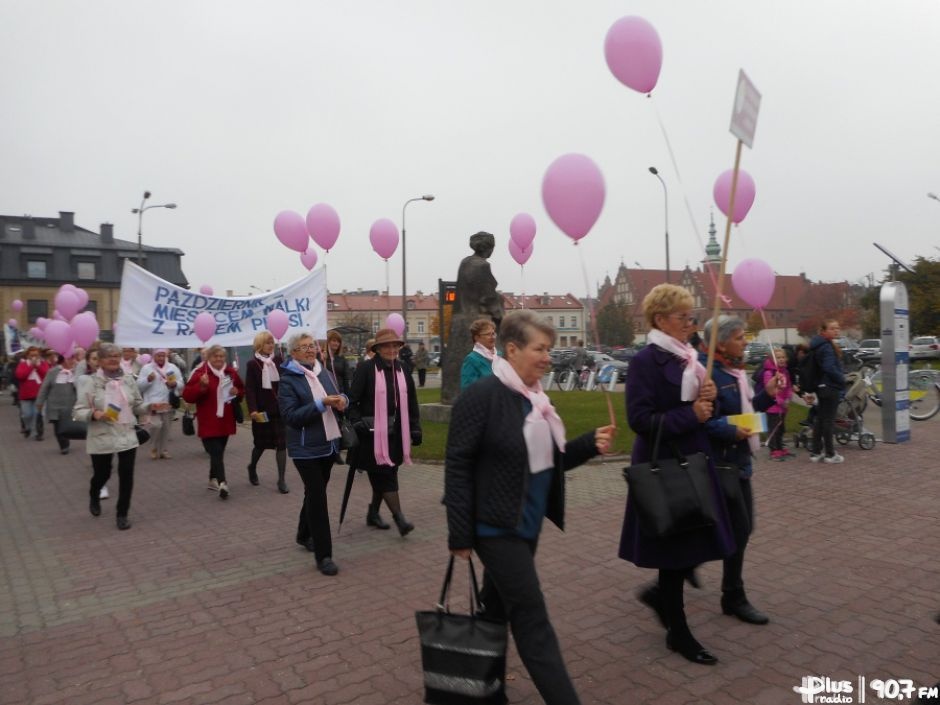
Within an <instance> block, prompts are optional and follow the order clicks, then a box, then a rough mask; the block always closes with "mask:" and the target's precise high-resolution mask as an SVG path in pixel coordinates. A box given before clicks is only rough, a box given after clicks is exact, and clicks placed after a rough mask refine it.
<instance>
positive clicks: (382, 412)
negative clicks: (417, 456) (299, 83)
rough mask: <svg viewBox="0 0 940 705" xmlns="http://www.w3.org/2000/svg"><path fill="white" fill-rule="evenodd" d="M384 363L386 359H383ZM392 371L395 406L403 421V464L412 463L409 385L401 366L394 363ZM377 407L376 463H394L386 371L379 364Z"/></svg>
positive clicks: (376, 381)
mask: <svg viewBox="0 0 940 705" xmlns="http://www.w3.org/2000/svg"><path fill="white" fill-rule="evenodd" d="M382 362H383V364H384V363H385V361H384V360H383V361H382ZM392 371H393V374H394V377H395V382H396V384H395V385H394V386H395V388H394V389H393V390H392V391H393V393H394V394H395V401H396V404H395V406H396V407H397V410H398V415H399V420H400V421H401V424H400V425H401V449H402V454H403V457H402V465H411V422H410V419H409V418H408V387H407V386H405V373H404V372H402V370H401V367H396V366H395V363H392ZM373 405H374V409H375V434H374V436H373V438H372V450H373V451H374V453H375V463H376V465H394V464H395V463H394V461H392V458H391V456H390V454H389V450H388V389H387V387H386V385H385V371H384V369H383V368H382V367H380V366H379V365H376V366H375V395H374V397H373Z"/></svg>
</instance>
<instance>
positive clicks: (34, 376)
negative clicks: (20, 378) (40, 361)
mask: <svg viewBox="0 0 940 705" xmlns="http://www.w3.org/2000/svg"><path fill="white" fill-rule="evenodd" d="M30 367H31V368H32V369H30V371H29V374H28V375H26V379H27V381H29V380H32V381H33V382H35V383H36V384H42V377H40V376H39V366H38V365H30Z"/></svg>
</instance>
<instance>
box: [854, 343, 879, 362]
mask: <svg viewBox="0 0 940 705" xmlns="http://www.w3.org/2000/svg"><path fill="white" fill-rule="evenodd" d="M858 359H859V360H861V361H862V362H878V361H880V360H881V341H880V340H878V339H877V338H867V339H865V340H862V341H860V342H859V344H858Z"/></svg>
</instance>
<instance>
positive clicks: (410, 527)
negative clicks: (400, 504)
mask: <svg viewBox="0 0 940 705" xmlns="http://www.w3.org/2000/svg"><path fill="white" fill-rule="evenodd" d="M392 519H394V520H395V526H397V527H398V533H399V534H401V535H402V536H406V535H408V534H410V533H411V532H412V531H414V530H415V525H414V524H412V523H411V522H410V521H408V520H407V519H405V515H404V514H402V513H401V512H395V513H394V514H392Z"/></svg>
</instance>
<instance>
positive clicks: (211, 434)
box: [183, 345, 245, 500]
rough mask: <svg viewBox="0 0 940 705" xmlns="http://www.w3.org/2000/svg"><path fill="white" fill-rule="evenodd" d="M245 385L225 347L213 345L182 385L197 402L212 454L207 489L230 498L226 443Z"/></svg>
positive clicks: (202, 430) (201, 433) (201, 429)
mask: <svg viewBox="0 0 940 705" xmlns="http://www.w3.org/2000/svg"><path fill="white" fill-rule="evenodd" d="M244 394H245V385H244V384H242V379H241V377H239V376H238V372H236V371H235V368H233V367H231V366H229V365H228V364H227V363H226V354H225V348H223V347H222V346H221V345H210V346H209V347H208V348H206V354H205V362H203V363H202V364H201V365H200V366H199V367H197V368H196V369H195V370H194V371H193V374H192V375H191V376H190V378H189V381H188V382H187V383H186V386H185V387H184V388H183V399H184V400H185V401H186V402H187V403H189V404H195V405H196V426H197V431H198V433H199V438H200V439H201V440H202V447H203V448H205V449H206V452H207V453H208V454H209V486H208V489H209V490H212V491H213V492H218V493H219V499H223V500H224V499H228V497H229V487H228V483H227V482H226V481H225V446H226V445H228V439H229V436H234V435H235V412H234V411H233V409H232V405H233V404H240V403H241V400H242V397H243V396H244Z"/></svg>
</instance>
